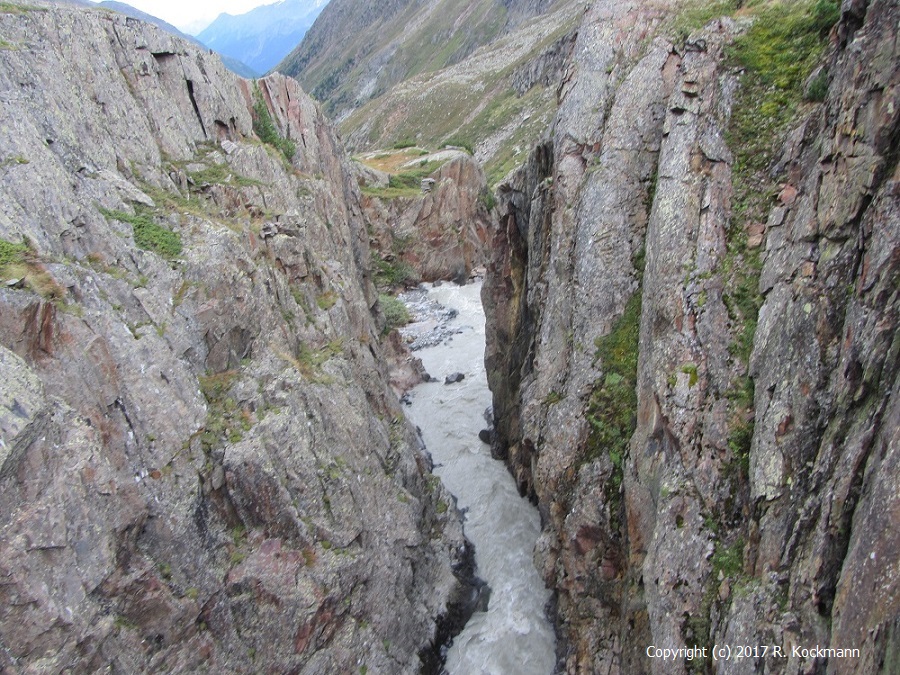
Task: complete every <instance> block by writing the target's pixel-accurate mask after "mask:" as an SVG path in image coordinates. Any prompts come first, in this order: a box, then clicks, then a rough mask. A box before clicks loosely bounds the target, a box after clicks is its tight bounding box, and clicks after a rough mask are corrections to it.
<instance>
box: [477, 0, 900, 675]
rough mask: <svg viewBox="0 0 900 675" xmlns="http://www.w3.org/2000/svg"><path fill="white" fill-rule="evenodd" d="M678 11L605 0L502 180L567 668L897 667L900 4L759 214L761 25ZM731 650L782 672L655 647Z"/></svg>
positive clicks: (523, 367)
mask: <svg viewBox="0 0 900 675" xmlns="http://www.w3.org/2000/svg"><path fill="white" fill-rule="evenodd" d="M678 10H679V3H676V2H671V3H653V4H652V5H651V4H650V3H638V2H605V1H600V2H596V3H594V5H593V7H592V8H591V9H590V10H589V12H588V13H587V14H586V16H585V20H584V22H583V23H582V25H581V27H580V29H579V33H578V38H577V41H576V44H575V52H574V56H573V61H572V64H571V67H570V70H569V75H568V78H567V79H565V80H564V81H563V83H562V85H561V87H562V88H561V102H560V108H559V111H558V114H557V117H556V120H555V122H554V125H553V127H552V129H551V131H550V133H549V134H548V136H547V138H546V140H545V141H544V142H542V143H541V144H540V145H539V146H538V147H536V148H535V149H534V151H533V152H532V154H531V157H530V160H529V162H528V164H527V165H526V166H525V167H523V168H522V169H521V170H520V171H519V172H518V173H517V174H516V175H515V176H514V177H513V179H512V180H511V181H509V182H508V183H507V184H506V185H504V186H501V188H500V199H501V206H500V213H501V218H500V223H499V226H498V228H497V229H496V230H495V233H494V260H493V262H492V264H491V266H489V269H488V276H487V280H486V283H485V289H484V300H485V303H486V311H487V313H488V316H489V322H488V326H489V334H488V351H487V354H486V363H487V366H488V369H489V378H490V384H491V388H492V391H493V392H494V412H495V418H496V425H497V434H496V440H495V445H494V452H495V454H496V455H497V456H500V457H505V458H507V459H508V462H509V464H510V468H511V470H512V472H513V473H514V475H515V476H516V478H517V480H518V482H519V485H520V487H521V489H522V490H523V492H525V493H527V494H529V495H531V496H532V497H533V498H534V499H535V500H536V501H537V503H538V505H539V507H540V509H541V514H542V518H543V525H544V533H543V536H542V538H541V541H540V542H539V544H538V548H537V551H536V562H537V564H538V565H539V568H540V569H542V570H543V573H544V577H545V580H546V581H547V583H548V584H549V585H550V586H551V587H553V588H554V589H556V591H557V597H558V603H557V611H558V625H559V629H560V638H561V640H560V644H561V645H562V648H561V653H560V658H561V668H563V669H564V670H565V671H566V672H572V673H575V672H613V673H616V672H619V673H638V672H640V673H643V672H654V673H675V672H691V671H694V672H697V671H699V672H705V671H707V670H715V671H716V672H722V673H743V672H759V671H758V670H756V669H757V668H764V669H765V672H777V673H800V672H829V673H831V672H835V673H840V672H856V673H875V672H884V673H887V672H892V670H893V669H894V668H896V664H897V659H898V644H897V635H898V632H897V627H898V620H900V618H898V617H900V604H898V602H900V588H898V584H897V578H898V577H897V573H896V572H897V570H896V564H897V563H896V561H897V559H898V556H897V550H898V546H900V539H898V537H897V534H896V533H897V531H898V530H897V524H898V501H897V495H898V494H900V491H898V484H897V472H896V466H895V465H896V461H897V453H898V439H897V424H896V418H897V404H896V402H895V399H896V395H895V396H893V397H892V396H891V394H892V393H895V391H894V390H896V388H897V367H898V363H897V348H898V342H897V334H898V331H897V328H898V299H897V287H898V285H897V281H898V279H897V275H898V262H897V250H898V242H897V237H898V232H900V228H898V220H897V205H898V201H897V178H898V176H897V170H896V159H897V152H898V148H897V140H896V139H897V138H898V137H900V136H898V119H900V118H898V114H900V113H898V111H900V108H898V103H897V96H898V83H900V78H898V72H900V71H898V52H897V36H896V26H897V18H898V14H897V12H898V8H897V5H896V3H893V2H884V1H878V0H873V1H871V2H854V3H844V7H843V10H842V16H841V20H840V22H839V24H838V25H837V26H836V27H835V29H834V30H833V31H832V33H831V52H830V53H831V55H830V56H829V58H828V61H827V63H826V68H827V70H826V72H827V73H828V75H827V77H828V80H827V81H828V87H827V94H825V95H824V101H823V102H822V103H821V104H818V105H813V104H806V105H805V106H804V107H801V109H800V111H799V117H798V119H796V120H795V121H794V124H793V126H792V129H793V131H792V132H791V133H790V134H789V136H788V138H787V140H786V142H785V143H784V146H783V149H782V150H781V156H780V157H778V158H777V161H776V162H775V163H774V164H773V165H772V166H769V167H766V176H763V184H765V183H766V182H767V181H771V180H773V179H775V178H777V181H778V182H777V183H776V184H777V185H778V188H777V189H776V191H775V193H774V195H770V196H768V198H767V199H766V200H764V201H763V222H744V220H742V217H741V216H740V215H739V214H740V213H743V212H740V211H738V208H746V207H745V205H743V204H740V205H738V204H735V201H736V200H737V199H738V195H737V191H738V190H739V189H744V188H741V187H740V182H739V178H738V176H737V175H736V174H735V173H734V172H735V153H736V152H737V151H739V150H741V148H735V147H729V144H728V142H727V141H726V139H727V138H729V137H730V136H729V129H730V127H731V125H732V121H731V120H732V116H733V114H734V105H735V100H736V96H738V93H739V92H740V91H741V89H740V87H741V86H742V80H741V77H740V72H739V71H738V70H737V69H736V68H734V66H733V64H732V62H731V61H730V59H729V57H728V54H729V51H728V50H729V45H731V44H733V43H734V41H735V40H736V39H738V37H739V36H740V35H742V34H743V33H744V32H745V31H746V30H747V25H746V24H745V23H742V22H740V21H737V22H735V21H732V20H730V19H725V20H721V21H714V22H713V23H711V24H709V25H707V27H706V28H705V29H704V30H702V31H699V32H696V33H693V34H691V35H690V36H689V37H688V38H686V39H683V40H679V41H675V40H671V39H667V38H666V35H667V34H668V33H669V31H668V29H667V23H666V22H667V21H668V20H669V17H671V16H672V14H673V13H674V12H677V11H678ZM760 133H761V134H762V133H765V131H764V130H762V129H760ZM754 178H756V176H754ZM743 194H744V193H743V192H742V193H741V196H742V195H743ZM759 250H762V253H761V254H759V260H760V261H761V263H762V266H761V270H760V271H759V272H758V273H756V274H758V276H754V272H753V266H754V260H756V259H757V258H756V257H755V256H756V255H757V251H759ZM746 278H749V279H750V280H751V281H752V282H753V283H752V284H750V291H749V295H751V296H753V297H755V294H756V293H757V288H758V293H759V294H761V298H762V306H761V309H760V310H759V317H758V325H757V324H755V323H753V321H752V317H750V316H749V315H750V312H749V311H746V312H745V311H743V310H742V309H741V306H742V304H741V303H742V300H743V296H741V292H742V291H741V284H742V283H743V280H746ZM743 287H744V288H746V284H745V285H744V286H743ZM751 347H752V353H750V351H749V349H750V348H751ZM745 351H746V353H748V354H750V359H749V364H748V363H747V362H746V360H745V356H744V352H745ZM715 642H719V643H730V644H757V645H765V644H768V645H778V646H779V647H780V648H781V649H782V650H784V651H785V652H786V654H787V657H786V658H783V659H771V658H770V659H765V660H760V661H758V662H756V661H744V662H730V663H720V664H718V665H717V666H715V667H714V666H713V664H712V663H710V662H708V661H707V662H703V661H702V660H700V661H694V662H690V661H687V660H685V661H676V662H674V663H673V662H671V661H669V662H663V661H661V660H650V659H648V658H647V655H646V652H645V651H644V650H645V649H646V648H647V647H648V646H649V645H657V646H664V647H680V646H684V645H693V644H698V645H701V646H708V645H711V644H713V643H715ZM794 645H797V646H801V647H813V646H815V645H819V646H822V647H826V646H828V645H831V646H833V647H853V648H859V649H860V650H861V657H860V658H859V659H843V660H840V659H831V660H830V661H828V660H826V659H822V658H815V657H811V658H803V657H798V656H796V655H792V653H791V651H790V648H791V647H792V646H794Z"/></svg>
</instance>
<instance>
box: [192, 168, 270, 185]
mask: <svg viewBox="0 0 900 675" xmlns="http://www.w3.org/2000/svg"><path fill="white" fill-rule="evenodd" d="M188 176H189V177H190V179H191V180H192V181H194V183H196V184H197V185H203V184H204V183H209V184H213V185H236V186H238V187H251V186H255V185H262V183H261V182H260V181H258V180H254V179H252V178H247V177H246V176H241V175H240V174H238V173H235V172H234V171H232V170H231V168H230V167H229V166H228V165H227V164H210V165H206V166H204V168H203V169H200V170H199V171H191V172H188Z"/></svg>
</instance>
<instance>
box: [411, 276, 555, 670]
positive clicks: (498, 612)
mask: <svg viewBox="0 0 900 675" xmlns="http://www.w3.org/2000/svg"><path fill="white" fill-rule="evenodd" d="M480 291H481V284H480V283H475V284H468V285H466V286H456V285H453V284H445V285H442V286H440V287H438V288H429V294H430V295H431V297H433V298H434V299H436V300H437V301H438V302H440V303H441V304H442V305H444V306H446V307H450V308H453V309H456V310H457V311H458V312H459V314H458V315H457V316H456V317H455V319H453V321H452V323H451V327H457V329H458V330H459V331H461V332H458V333H456V334H455V335H453V336H452V338H451V339H449V340H445V341H444V342H443V343H441V344H439V345H437V346H433V347H427V348H425V349H421V350H418V351H417V352H416V356H418V357H419V358H421V359H422V362H423V363H424V364H425V367H426V369H427V371H428V372H429V373H430V374H431V375H432V376H433V377H435V378H436V379H437V382H430V383H425V384H421V385H419V386H418V387H416V388H415V389H413V391H412V392H411V394H410V399H411V401H412V405H411V406H409V407H407V414H408V416H409V418H410V419H411V420H412V422H413V423H414V424H415V425H417V426H418V427H419V428H420V429H421V431H422V437H423V439H424V441H425V444H426V446H427V448H428V451H429V452H430V453H431V456H432V458H433V459H434V463H435V467H436V468H435V473H436V474H437V475H438V476H439V477H440V478H441V480H442V481H443V482H444V484H445V485H446V486H447V488H448V489H449V490H450V492H452V493H453V494H454V495H455V496H456V499H457V504H458V506H459V508H460V509H465V510H466V520H465V532H466V535H467V536H468V538H469V539H470V540H471V541H472V543H473V544H475V561H476V564H477V567H478V569H477V574H478V576H479V577H480V578H481V579H483V580H484V581H486V582H487V583H488V585H489V586H490V587H491V595H490V603H489V606H488V610H487V612H476V613H475V615H474V616H473V617H472V619H471V620H470V621H469V623H468V624H466V627H465V628H464V629H463V631H462V633H461V634H460V635H459V636H457V638H456V639H455V640H454V642H453V645H452V647H451V648H450V650H449V653H448V656H447V664H446V668H447V671H448V672H449V673H451V675H482V674H484V675H488V674H489V675H507V674H510V673H517V674H518V673H521V674H523V675H548V674H549V673H551V672H552V671H553V667H554V663H555V655H554V654H555V637H554V633H553V627H552V625H551V623H550V622H549V621H548V620H547V618H546V615H545V611H544V610H545V606H546V603H547V601H548V599H549V598H550V592H549V591H548V590H546V589H545V588H544V584H543V582H542V580H541V578H540V576H539V575H538V572H537V570H536V569H535V567H534V563H533V561H532V551H533V549H534V544H535V541H536V540H537V537H538V534H539V532H540V519H539V516H538V512H537V509H535V508H534V506H532V504H531V503H529V502H528V501H527V500H526V499H523V498H522V497H520V496H519V493H518V491H517V489H516V486H515V482H514V481H513V479H512V476H510V474H509V472H508V471H507V470H506V467H505V466H504V465H503V463H502V462H499V461H496V460H494V459H492V458H491V454H490V449H489V448H488V446H487V445H485V444H484V443H482V442H481V441H480V440H479V438H478V432H479V430H480V429H482V428H484V426H485V423H484V418H483V413H484V410H485V408H487V407H488V406H489V405H490V404H491V395H490V391H489V390H488V386H487V377H486V374H485V369H484V312H483V310H482V307H481V297H480ZM454 372H461V373H463V374H464V375H465V379H464V380H463V381H462V382H459V383H457V384H450V385H447V384H444V378H445V377H446V376H447V375H449V374H451V373H454Z"/></svg>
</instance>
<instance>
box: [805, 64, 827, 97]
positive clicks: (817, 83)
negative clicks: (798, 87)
mask: <svg viewBox="0 0 900 675" xmlns="http://www.w3.org/2000/svg"><path fill="white" fill-rule="evenodd" d="M827 95H828V71H827V70H825V69H824V68H823V69H822V70H820V71H819V74H818V75H816V76H815V78H813V80H812V82H810V83H809V86H808V87H807V89H806V94H805V96H806V100H807V101H812V102H815V103H821V102H822V101H824V100H825V97H826V96H827Z"/></svg>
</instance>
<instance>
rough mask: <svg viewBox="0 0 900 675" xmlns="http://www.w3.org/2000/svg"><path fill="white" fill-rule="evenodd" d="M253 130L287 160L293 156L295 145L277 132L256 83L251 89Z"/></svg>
mask: <svg viewBox="0 0 900 675" xmlns="http://www.w3.org/2000/svg"><path fill="white" fill-rule="evenodd" d="M253 131H254V132H255V133H256V135H257V136H259V140H261V141H262V142H263V143H265V144H267V145H271V146H272V147H273V148H275V149H276V150H279V151H280V152H281V154H283V155H284V156H285V158H286V159H287V161H289V162H290V161H291V160H292V159H293V158H294V154H296V152H297V145H296V144H295V143H294V142H293V141H292V140H290V139H289V138H282V136H281V134H280V133H279V132H278V128H277V127H276V126H275V122H274V121H273V120H272V114H271V113H270V112H269V107H268V106H267V105H266V101H265V99H264V98H263V95H262V91H260V89H259V85H258V84H254V90H253Z"/></svg>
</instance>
